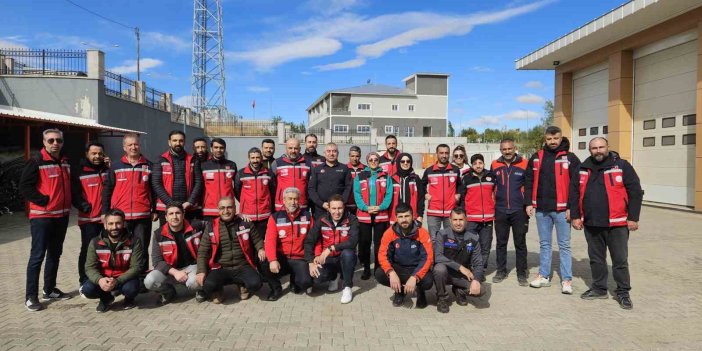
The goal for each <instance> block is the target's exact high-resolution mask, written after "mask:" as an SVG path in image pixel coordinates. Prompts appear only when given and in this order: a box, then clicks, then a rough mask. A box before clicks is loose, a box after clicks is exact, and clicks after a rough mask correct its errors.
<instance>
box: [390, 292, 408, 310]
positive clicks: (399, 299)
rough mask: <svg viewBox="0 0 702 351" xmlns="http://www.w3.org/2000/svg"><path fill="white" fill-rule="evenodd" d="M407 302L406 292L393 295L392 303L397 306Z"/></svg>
mask: <svg viewBox="0 0 702 351" xmlns="http://www.w3.org/2000/svg"><path fill="white" fill-rule="evenodd" d="M404 303H405V294H400V293H395V295H393V296H392V305H393V306H395V307H400V306H402V305H403V304H404Z"/></svg>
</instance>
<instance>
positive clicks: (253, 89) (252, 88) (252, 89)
mask: <svg viewBox="0 0 702 351" xmlns="http://www.w3.org/2000/svg"><path fill="white" fill-rule="evenodd" d="M246 90H248V91H250V92H252V93H265V92H267V91H270V90H271V88H269V87H261V86H249V87H246Z"/></svg>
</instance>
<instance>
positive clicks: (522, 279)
mask: <svg viewBox="0 0 702 351" xmlns="http://www.w3.org/2000/svg"><path fill="white" fill-rule="evenodd" d="M517 282H519V286H529V280H528V279H527V277H526V276H517Z"/></svg>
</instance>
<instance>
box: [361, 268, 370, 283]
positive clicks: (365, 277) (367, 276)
mask: <svg viewBox="0 0 702 351" xmlns="http://www.w3.org/2000/svg"><path fill="white" fill-rule="evenodd" d="M370 277H371V270H370V266H368V267H363V274H361V280H368V279H370Z"/></svg>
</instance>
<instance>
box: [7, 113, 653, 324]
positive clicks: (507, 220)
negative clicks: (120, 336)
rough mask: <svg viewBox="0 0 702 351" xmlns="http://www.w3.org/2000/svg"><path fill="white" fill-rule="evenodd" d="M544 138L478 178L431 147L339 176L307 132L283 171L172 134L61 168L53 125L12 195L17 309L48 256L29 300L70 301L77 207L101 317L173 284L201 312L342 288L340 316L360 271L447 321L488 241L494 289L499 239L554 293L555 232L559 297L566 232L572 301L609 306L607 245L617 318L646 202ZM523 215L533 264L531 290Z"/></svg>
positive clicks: (567, 287)
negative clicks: (20, 294) (586, 263)
mask: <svg viewBox="0 0 702 351" xmlns="http://www.w3.org/2000/svg"><path fill="white" fill-rule="evenodd" d="M544 136H545V143H544V146H543V149H542V150H539V151H538V152H536V153H535V154H534V155H533V156H532V157H531V158H529V159H528V160H527V159H526V158H524V157H523V156H522V155H519V154H518V153H517V149H516V146H515V142H514V140H511V139H504V140H502V141H501V143H500V152H501V154H502V156H501V157H500V158H499V159H497V160H494V161H493V162H492V163H491V165H490V166H489V167H488V165H486V164H485V158H484V157H483V155H481V154H474V155H471V157H470V159H468V154H467V152H466V149H465V148H464V147H463V146H457V147H455V148H454V150H453V152H452V151H451V149H450V147H449V146H448V145H446V144H440V145H438V146H437V147H436V162H435V164H433V165H431V166H430V167H428V168H426V169H425V170H424V171H423V174H422V176H421V177H420V176H419V175H418V174H417V173H415V171H414V167H413V163H414V161H413V158H412V156H411V155H410V154H408V153H403V152H401V151H400V150H398V149H397V138H396V137H395V136H392V135H389V136H387V137H386V139H385V151H384V152H383V153H382V154H379V153H378V152H370V153H368V154H367V155H366V156H365V160H366V164H365V165H364V164H362V163H361V157H362V155H361V149H360V148H359V147H357V146H352V147H351V148H350V151H349V155H348V159H349V162H348V163H347V164H343V163H340V162H339V160H338V158H339V151H338V147H337V145H336V144H334V143H327V144H326V145H325V146H324V155H323V156H322V155H319V154H318V153H317V137H316V136H315V135H314V134H309V135H307V136H305V139H304V146H305V150H304V152H302V150H301V143H300V141H299V140H297V139H295V138H291V139H289V140H287V141H286V143H285V154H283V155H282V156H280V157H278V158H276V157H274V154H275V145H276V144H275V142H274V141H273V140H271V139H265V140H264V141H263V142H262V145H261V147H260V148H258V147H253V148H251V149H250V150H248V152H247V156H248V164H247V165H246V166H245V167H243V168H238V167H237V165H236V163H234V162H233V161H230V160H228V159H227V158H226V142H225V141H224V140H223V139H221V138H213V139H212V140H211V141H210V142H209V143H208V142H207V140H205V139H204V138H198V139H195V140H194V141H193V142H192V153H188V152H187V151H186V150H185V143H186V139H185V138H186V136H185V134H184V133H183V132H181V131H177V130H176V131H172V132H171V133H170V134H169V139H168V146H169V149H168V150H167V151H166V152H164V153H163V154H162V155H161V156H160V157H159V158H158V159H157V160H156V161H155V162H151V161H149V160H147V159H146V158H145V157H144V156H143V155H142V153H141V148H140V137H139V135H137V134H126V135H125V136H124V137H123V140H122V141H123V144H122V145H123V150H124V155H123V156H122V157H121V158H119V159H114V160H113V159H110V158H109V157H108V156H106V155H105V152H104V147H103V145H101V144H100V143H98V142H90V143H88V145H87V146H86V149H85V157H83V158H82V159H81V160H80V162H78V163H76V164H75V165H73V166H72V165H71V164H69V162H68V159H67V158H66V157H65V156H64V155H63V153H62V147H63V142H64V139H63V133H62V132H61V131H60V130H57V129H48V130H45V131H44V132H43V148H42V149H41V151H40V153H39V154H38V155H37V156H35V157H32V158H30V159H29V160H28V161H27V165H26V167H25V169H24V172H23V174H22V177H21V181H20V192H21V194H22V195H23V196H24V198H25V199H26V200H27V201H28V202H29V214H28V215H29V218H30V226H31V234H32V245H31V251H30V257H29V263H28V265H27V285H26V296H25V306H26V308H27V309H28V310H29V311H38V310H41V309H43V308H44V305H43V304H42V303H41V302H40V301H39V298H38V297H39V296H38V295H39V287H38V286H39V275H40V270H41V265H42V263H43V262H44V260H46V263H45V266H44V287H43V294H42V300H44V301H47V300H63V299H68V298H70V297H71V296H70V295H69V294H66V293H64V292H63V291H61V290H59V289H58V288H57V287H56V275H57V271H58V266H59V259H60V256H61V254H62V248H63V241H64V239H65V235H66V229H67V225H68V217H69V213H70V210H71V206H73V207H75V208H76V209H77V210H78V224H79V227H80V231H81V248H80V253H79V259H78V283H79V292H80V294H81V295H82V296H84V297H86V298H92V299H98V300H99V303H98V305H97V308H96V311H98V312H105V311H107V310H109V309H110V308H112V305H113V302H114V300H115V296H118V295H120V294H121V295H124V300H123V302H122V305H121V306H122V308H123V309H130V308H133V307H134V306H136V305H135V297H136V296H137V295H138V294H139V293H140V292H144V291H146V290H148V291H154V292H156V293H158V295H159V302H160V303H162V304H166V303H170V302H172V301H173V300H174V299H175V298H176V297H177V290H176V286H178V285H184V286H185V287H186V288H187V289H190V290H192V291H194V292H195V300H196V301H197V302H203V301H206V300H211V301H212V302H213V303H221V302H222V301H223V300H224V299H225V295H224V294H223V287H224V286H226V285H231V284H235V285H236V286H237V289H238V291H239V294H240V298H241V299H242V300H245V299H248V298H249V297H250V296H251V295H252V294H255V293H256V292H257V291H258V290H259V289H261V287H262V286H263V284H267V285H268V294H267V295H266V297H265V298H264V299H265V300H268V301H275V300H278V299H280V298H281V297H282V295H283V289H282V284H281V278H282V277H283V276H285V275H289V276H290V277H289V281H290V284H289V286H290V290H291V291H292V292H293V293H296V294H303V293H305V292H307V293H308V294H309V293H311V290H312V289H313V287H316V286H320V285H323V284H327V288H328V290H329V291H336V290H339V289H341V299H340V300H341V303H344V304H345V303H349V302H351V301H352V300H353V292H352V287H353V277H354V271H355V269H356V265H357V262H359V261H360V265H361V267H362V273H361V276H360V279H362V280H368V279H370V278H371V277H374V278H375V279H376V280H377V281H378V283H380V284H382V285H386V286H389V287H390V288H391V289H392V291H393V293H394V295H393V299H392V303H393V305H394V306H401V305H403V304H404V301H405V299H406V296H407V295H410V296H412V295H413V294H416V296H417V298H416V303H415V306H416V307H417V308H424V307H426V306H427V299H426V291H428V290H430V289H431V288H432V286H435V287H436V293H437V297H438V299H437V310H438V311H439V312H442V313H446V312H449V307H450V298H449V293H448V291H447V289H448V286H451V290H452V292H453V295H454V296H455V301H456V303H457V304H458V305H466V304H467V303H468V301H469V296H479V295H481V283H483V282H484V281H485V273H484V271H485V269H486V268H487V265H488V259H489V255H490V251H491V248H492V241H493V227H494V231H495V239H496V272H495V275H494V276H493V278H492V282H493V283H500V282H502V281H504V280H505V279H506V278H507V277H508V272H509V270H508V268H507V244H508V242H509V236H510V231H511V232H512V237H513V243H514V247H515V253H516V276H517V282H518V283H519V285H521V286H531V287H534V288H540V287H546V286H550V285H551V280H552V269H551V254H552V253H551V242H552V232H553V228H554V227H555V229H556V237H557V242H558V247H559V253H560V279H561V292H562V293H564V294H572V293H573V287H572V272H571V256H570V227H571V225H572V227H573V228H575V229H578V230H580V229H584V230H585V236H586V239H587V243H588V254H589V256H590V264H591V269H592V275H593V281H592V286H591V287H590V289H589V290H587V291H586V292H585V293H583V294H582V295H581V297H582V298H583V299H597V298H607V276H608V270H607V263H606V251H607V249H609V251H610V255H611V257H612V271H613V276H614V279H615V281H616V282H617V289H616V290H615V291H614V293H615V297H616V299H617V301H618V302H619V304H620V306H621V307H622V308H626V309H630V308H632V306H633V305H632V302H631V298H630V296H629V290H630V284H629V271H628V263H627V241H628V236H629V232H630V231H634V230H636V229H637V228H638V219H639V218H638V217H639V214H640V208H641V201H642V190H641V187H640V184H639V180H638V177H637V175H636V172H635V171H634V169H633V168H632V166H631V165H630V164H629V163H628V162H627V161H625V160H623V159H621V158H620V157H619V156H618V154H617V153H616V152H614V151H610V150H609V148H608V144H607V140H606V139H604V138H601V137H599V138H594V139H592V140H591V141H590V145H589V150H590V154H591V156H590V157H588V158H587V159H586V160H585V161H584V162H582V163H581V162H580V160H579V159H578V158H577V157H576V156H575V155H574V154H573V153H571V152H569V151H568V150H569V148H570V145H569V142H568V139H567V138H564V137H563V136H562V133H561V130H560V129H558V128H557V127H548V128H547V129H546V131H545V135H544ZM451 159H452V160H451ZM237 203H238V206H237ZM531 216H535V217H536V222H537V227H538V232H539V243H540V265H539V272H538V274H537V276H536V278H535V279H533V280H532V281H531V282H529V281H528V278H529V273H528V268H527V247H526V233H527V231H528V225H529V217H531ZM156 221H158V222H159V224H158V228H157V229H156V230H154V231H153V233H152V232H151V228H152V222H156ZM424 222H426V226H425V225H424ZM425 227H426V228H425ZM149 247H150V255H149ZM149 261H151V262H150V263H149ZM371 263H373V270H371ZM149 267H151V269H149Z"/></svg>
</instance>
